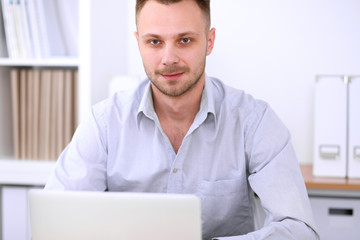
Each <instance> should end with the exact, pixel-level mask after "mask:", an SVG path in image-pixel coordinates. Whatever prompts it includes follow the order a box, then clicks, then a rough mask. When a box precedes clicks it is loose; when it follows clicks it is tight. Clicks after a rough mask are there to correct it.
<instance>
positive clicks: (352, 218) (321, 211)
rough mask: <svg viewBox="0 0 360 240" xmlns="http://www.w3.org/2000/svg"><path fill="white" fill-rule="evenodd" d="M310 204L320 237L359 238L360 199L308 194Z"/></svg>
mask: <svg viewBox="0 0 360 240" xmlns="http://www.w3.org/2000/svg"><path fill="white" fill-rule="evenodd" d="M310 204H311V207H312V209H313V214H314V218H315V222H316V225H317V227H318V231H319V234H320V239H325V240H339V239H346V240H358V239H359V236H360V228H359V223H360V199H350V198H349V199H347V198H343V199H341V198H324V197H319V198H317V197H311V196H310Z"/></svg>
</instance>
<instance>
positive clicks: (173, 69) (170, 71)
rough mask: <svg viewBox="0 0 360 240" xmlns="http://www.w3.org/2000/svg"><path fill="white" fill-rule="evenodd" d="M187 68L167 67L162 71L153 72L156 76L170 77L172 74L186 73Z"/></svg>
mask: <svg viewBox="0 0 360 240" xmlns="http://www.w3.org/2000/svg"><path fill="white" fill-rule="evenodd" d="M188 71H189V68H188V67H186V66H182V67H180V66H169V67H165V68H162V69H158V70H155V73H156V74H160V75H171V74H173V73H181V72H188Z"/></svg>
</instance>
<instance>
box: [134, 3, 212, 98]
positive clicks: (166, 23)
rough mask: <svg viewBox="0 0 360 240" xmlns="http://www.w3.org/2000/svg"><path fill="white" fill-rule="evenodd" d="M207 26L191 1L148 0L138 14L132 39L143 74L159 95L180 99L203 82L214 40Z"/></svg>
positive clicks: (199, 11) (200, 12)
mask: <svg viewBox="0 0 360 240" xmlns="http://www.w3.org/2000/svg"><path fill="white" fill-rule="evenodd" d="M207 26H208V23H207V21H206V18H205V16H204V15H203V13H202V11H201V9H200V8H199V7H198V5H197V4H196V3H195V1H188V0H184V1H181V2H179V3H174V4H170V5H164V4H161V3H158V2H156V1H149V2H147V3H146V4H145V6H144V7H143V9H142V10H141V11H140V12H139V13H138V16H137V30H138V31H137V33H136V38H137V40H138V45H139V49H140V53H141V57H142V60H143V64H144V67H145V71H146V74H147V76H148V77H149V79H150V80H151V82H152V84H153V86H155V87H156V88H157V89H158V90H159V91H160V92H161V93H163V94H165V95H167V96H172V97H176V96H181V95H183V94H184V93H186V92H188V91H189V90H190V89H192V87H194V86H195V85H196V84H197V83H198V82H199V80H202V81H203V80H204V78H205V75H204V69H205V59H206V56H207V55H209V54H210V53H211V50H212V48H213V43H214V40H215V29H212V30H210V31H209V30H208V29H207Z"/></svg>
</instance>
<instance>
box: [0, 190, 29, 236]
mask: <svg viewBox="0 0 360 240" xmlns="http://www.w3.org/2000/svg"><path fill="white" fill-rule="evenodd" d="M1 190H2V193H1V196H2V206H1V213H2V221H1V222H2V240H14V239H17V240H25V239H26V240H29V239H30V231H29V220H28V204H27V193H28V188H26V187H3V188H1Z"/></svg>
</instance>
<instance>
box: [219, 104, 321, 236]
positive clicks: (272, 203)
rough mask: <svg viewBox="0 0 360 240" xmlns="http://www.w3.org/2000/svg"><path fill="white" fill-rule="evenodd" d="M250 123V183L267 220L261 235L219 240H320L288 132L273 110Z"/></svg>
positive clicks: (248, 141)
mask: <svg viewBox="0 0 360 240" xmlns="http://www.w3.org/2000/svg"><path fill="white" fill-rule="evenodd" d="M250 122H251V124H249V128H248V131H247V133H246V134H247V136H246V154H247V159H248V171H249V173H248V174H249V177H248V182H249V184H250V186H251V188H252V190H253V191H254V192H255V193H256V194H257V195H258V196H259V199H260V201H261V205H262V207H263V208H264V211H265V213H266V219H265V222H264V226H263V228H261V229H260V230H258V231H254V232H251V233H249V234H247V235H244V236H234V237H224V238H218V239H223V240H225V239H226V240H241V239H249V240H250V239H269V240H270V239H274V240H281V239H287V240H288V239H296V240H301V239H304V240H305V239H306V240H308V239H318V238H319V237H318V235H317V233H316V230H315V223H314V220H313V216H312V211H311V206H310V202H309V199H308V195H307V191H306V188H305V184H304V181H303V178H302V174H301V171H300V168H299V164H298V161H297V159H296V156H295V152H294V150H293V147H292V145H291V141H290V134H289V132H288V130H287V129H286V128H285V127H284V125H283V124H282V123H281V121H280V120H279V119H278V118H277V116H276V115H275V113H274V112H273V111H272V110H271V109H270V108H269V107H265V109H264V111H262V112H261V114H258V115H257V116H252V119H251V121H250Z"/></svg>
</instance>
